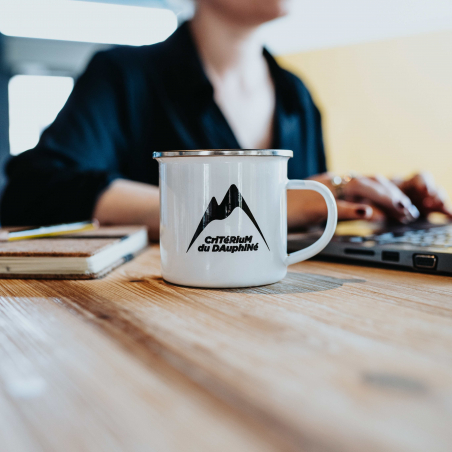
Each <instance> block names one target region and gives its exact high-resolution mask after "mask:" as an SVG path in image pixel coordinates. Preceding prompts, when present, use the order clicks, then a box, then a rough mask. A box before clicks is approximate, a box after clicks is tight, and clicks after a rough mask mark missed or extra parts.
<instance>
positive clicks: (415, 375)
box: [0, 247, 452, 452]
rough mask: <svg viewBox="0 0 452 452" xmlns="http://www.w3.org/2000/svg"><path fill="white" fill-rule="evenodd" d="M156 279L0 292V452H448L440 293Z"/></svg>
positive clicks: (12, 287) (292, 282) (435, 285)
mask: <svg viewBox="0 0 452 452" xmlns="http://www.w3.org/2000/svg"><path fill="white" fill-rule="evenodd" d="M159 266H160V265H159V252H158V247H152V248H150V249H149V250H148V251H146V252H145V253H143V254H142V255H141V256H139V257H138V258H137V259H135V260H134V261H132V262H130V263H128V264H126V265H124V266H122V267H120V268H119V269H117V270H116V271H114V272H113V273H112V274H110V275H109V276H107V277H106V278H104V279H102V280H99V281H31V280H30V281H24V280H10V281H1V283H0V296H2V297H3V298H2V299H1V301H0V322H1V329H0V338H1V339H0V381H1V382H2V393H0V394H1V400H0V416H1V418H2V421H1V425H0V434H1V436H2V438H1V439H2V444H8V445H10V446H9V447H8V448H7V449H6V450H8V451H10V450H11V451H15V450H18V451H22V450H24V451H27V452H28V451H34V450H38V451H41V450H43V451H47V450H49V451H61V450H65V451H66V450H70V451H72V450H74V451H75V450H76V451H85V450H89V451H91V450H92V451H95V450H96V451H97V450H102V451H103V450H107V449H108V450H115V451H116V450H121V451H122V450H124V451H135V450H137V451H141V450H143V451H151V450H152V451H153V450H157V451H160V450H161V451H167V450H168V451H185V450H212V451H216V450H243V451H252V450H262V451H264V450H284V451H285V450H287V451H291V450H293V451H331V452H333V451H334V452H335V451H351V452H353V451H359V452H363V451H366V452H368V451H369V452H371V451H384V452H386V451H388V452H391V451H410V452H411V451H423V452H424V451H429V452H435V451H438V452H439V451H444V452H446V451H447V452H450V451H451V450H452V428H451V426H452V280H451V279H450V278H448V277H439V276H435V275H422V274H416V273H409V272H401V271H392V270H386V269H380V268H372V267H359V266H347V265H340V264H334V263H326V262H320V261H309V262H305V263H302V264H297V265H295V266H292V267H291V268H290V269H289V274H288V277H287V278H286V279H285V280H284V281H282V282H280V283H278V284H274V285H272V286H266V287H261V288H251V289H240V290H238V289H237V290H232V289H230V290H202V289H191V288H184V287H179V286H174V285H171V284H168V283H166V282H164V281H163V280H162V279H161V277H160V270H159ZM68 444H69V445H70V446H68ZM71 447H72V448H71Z"/></svg>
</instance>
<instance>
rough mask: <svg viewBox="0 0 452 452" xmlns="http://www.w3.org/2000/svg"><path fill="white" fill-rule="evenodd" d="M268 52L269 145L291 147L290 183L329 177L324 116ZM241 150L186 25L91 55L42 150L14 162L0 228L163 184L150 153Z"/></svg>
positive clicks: (48, 219)
mask: <svg viewBox="0 0 452 452" xmlns="http://www.w3.org/2000/svg"><path fill="white" fill-rule="evenodd" d="M264 54H265V57H266V59H267V61H268V64H269V67H270V71H271V75H272V77H273V80H274V85H275V89H276V111H275V119H274V121H275V123H274V142H273V145H272V147H273V148H277V149H291V150H293V152H294V157H293V158H292V159H290V160H289V173H288V176H289V179H302V178H306V177H308V176H310V175H313V174H317V173H321V172H324V171H325V170H326V165H325V154H324V149H323V141H322V131H321V124H320V114H319V111H318V109H317V108H316V106H315V105H314V103H313V101H312V99H311V96H310V94H309V92H308V90H307V89H306V87H305V85H304V84H303V83H302V82H301V80H299V79H298V78H297V77H296V76H295V75H293V74H291V73H290V72H287V71H285V70H283V69H282V68H280V67H279V66H278V64H277V63H276V61H275V60H274V59H273V57H272V56H271V55H270V54H269V53H268V52H267V51H266V50H264ZM239 147H240V145H239V143H238V142H237V139H236V137H235V136H234V134H233V132H232V130H231V128H230V126H229V124H228V123H227V121H226V119H225V117H224V116H223V114H222V113H221V111H220V109H219V108H218V105H217V104H216V103H215V101H214V97H213V88H212V85H211V84H210V82H209V80H208V79H207V77H206V74H205V72H204V70H203V67H202V64H201V61H200V58H199V55H198V53H197V50H196V47H195V44H194V42H193V39H192V36H191V34H190V29H189V26H188V23H185V24H183V25H182V26H181V27H180V28H179V29H178V30H177V31H176V32H175V33H174V34H173V35H172V36H171V37H169V38H168V39H167V40H166V41H165V42H162V43H159V44H155V45H152V46H143V47H117V48H114V49H112V50H108V51H104V52H100V53H98V54H96V55H95V56H94V58H93V59H92V61H91V62H90V64H89V65H88V68H87V69H86V71H85V73H84V74H83V75H82V76H81V77H80V78H79V79H78V81H77V83H76V85H75V87H74V90H73V92H72V94H71V96H70V97H69V99H68V101H67V103H66V105H65V106H64V108H63V109H62V110H61V112H60V114H59V115H58V117H57V118H56V120H55V122H54V123H53V124H52V125H51V126H50V127H49V128H48V129H47V130H45V131H44V133H43V134H42V137H41V139H40V141H39V144H38V145H37V146H36V148H35V149H32V150H29V151H27V152H24V153H23V154H21V155H19V156H17V157H15V158H13V159H12V160H11V161H10V163H9V164H8V166H7V176H8V179H9V182H8V185H7V188H6V190H5V192H4V196H3V200H2V203H1V222H2V224H3V225H41V224H52V223H61V222H72V221H78V220H85V219H89V218H91V215H92V212H93V209H94V206H95V203H96V201H97V198H98V197H99V195H100V194H101V192H102V191H103V190H105V189H106V188H107V186H108V185H109V184H110V183H111V182H112V181H113V180H114V179H116V178H126V179H130V180H134V181H139V182H145V183H149V184H154V185H158V165H157V162H156V161H154V160H153V159H152V153H153V152H154V151H166V150H180V149H206V148H208V149H237V148H239Z"/></svg>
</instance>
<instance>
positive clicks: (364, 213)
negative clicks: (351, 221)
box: [356, 207, 372, 218]
mask: <svg viewBox="0 0 452 452" xmlns="http://www.w3.org/2000/svg"><path fill="white" fill-rule="evenodd" d="M356 214H357V215H358V216H360V217H362V218H369V217H370V216H371V215H372V210H371V209H370V208H368V207H367V208H366V207H358V208H357V209H356Z"/></svg>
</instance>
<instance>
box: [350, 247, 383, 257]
mask: <svg viewBox="0 0 452 452" xmlns="http://www.w3.org/2000/svg"><path fill="white" fill-rule="evenodd" d="M344 253H345V254H356V255H358V256H375V251H373V250H366V249H362V248H345V250H344Z"/></svg>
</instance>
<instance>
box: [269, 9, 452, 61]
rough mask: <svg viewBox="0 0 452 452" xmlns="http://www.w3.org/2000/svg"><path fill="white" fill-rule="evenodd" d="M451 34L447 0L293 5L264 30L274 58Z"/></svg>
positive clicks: (450, 11)
mask: <svg viewBox="0 0 452 452" xmlns="http://www.w3.org/2000/svg"><path fill="white" fill-rule="evenodd" d="M443 30H452V0H292V13H291V14H290V16H289V17H286V18H283V19H279V20H277V21H275V22H273V23H271V24H268V25H266V26H265V27H264V28H263V34H264V36H265V41H266V42H267V45H268V47H269V48H270V49H271V50H272V51H273V52H274V53H275V54H285V53H295V52H299V51H306V50H313V49H318V48H329V47H337V46H342V45H349V44H357V43H361V42H368V41H378V40H382V39H388V38H394V37H401V36H409V35H415V34H419V33H426V32H434V31H443Z"/></svg>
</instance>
